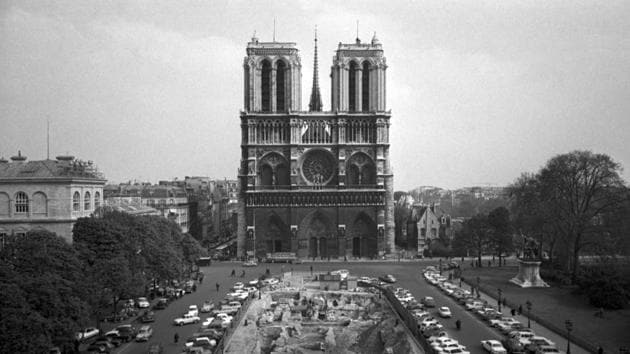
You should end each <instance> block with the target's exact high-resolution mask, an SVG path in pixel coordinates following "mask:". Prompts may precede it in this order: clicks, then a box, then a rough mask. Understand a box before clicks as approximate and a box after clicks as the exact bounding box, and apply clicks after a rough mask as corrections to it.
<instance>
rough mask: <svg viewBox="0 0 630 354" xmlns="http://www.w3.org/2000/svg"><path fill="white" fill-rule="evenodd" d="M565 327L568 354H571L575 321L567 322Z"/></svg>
mask: <svg viewBox="0 0 630 354" xmlns="http://www.w3.org/2000/svg"><path fill="white" fill-rule="evenodd" d="M564 325H565V326H566V327H567V354H571V331H572V330H573V321H571V320H566V321H564Z"/></svg>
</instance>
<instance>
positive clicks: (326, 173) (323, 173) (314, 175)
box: [302, 150, 335, 184]
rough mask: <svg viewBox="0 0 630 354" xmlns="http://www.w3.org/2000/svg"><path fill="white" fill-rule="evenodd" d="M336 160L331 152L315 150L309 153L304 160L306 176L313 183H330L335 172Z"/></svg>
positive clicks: (303, 165)
mask: <svg viewBox="0 0 630 354" xmlns="http://www.w3.org/2000/svg"><path fill="white" fill-rule="evenodd" d="M334 166H335V161H334V159H333V157H332V156H331V155H330V153H328V152H326V151H323V150H315V151H311V152H309V153H307V155H306V157H305V158H304V162H302V173H303V174H304V178H305V179H306V180H307V181H309V182H311V183H313V184H326V183H328V182H329V181H330V180H331V179H332V177H333V174H334V172H335V167H334Z"/></svg>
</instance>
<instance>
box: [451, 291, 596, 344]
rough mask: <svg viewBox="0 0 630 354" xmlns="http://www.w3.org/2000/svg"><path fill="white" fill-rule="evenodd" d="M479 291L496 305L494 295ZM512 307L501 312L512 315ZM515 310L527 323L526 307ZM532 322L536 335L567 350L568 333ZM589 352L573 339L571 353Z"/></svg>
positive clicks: (504, 308) (483, 297)
mask: <svg viewBox="0 0 630 354" xmlns="http://www.w3.org/2000/svg"><path fill="white" fill-rule="evenodd" d="M458 281H459V279H453V281H452V282H453V283H454V284H455V283H457V282H458ZM462 284H466V285H467V286H468V287H470V286H471V284H470V283H468V282H466V281H462ZM479 293H480V298H481V300H482V301H487V302H488V304H489V305H491V306H493V307H496V305H497V299H495V298H493V297H492V296H490V295H488V294H486V293H485V292H483V291H480V292H479ZM512 309H513V308H512V307H510V306H503V305H501V312H502V313H503V314H504V315H505V316H511V311H512ZM514 310H515V312H516V315H515V316H514V318H516V319H517V320H518V321H519V322H521V323H522V324H523V325H527V316H526V315H527V312H526V311H527V310H526V309H524V310H523V313H522V314H520V315H519V314H518V308H514ZM530 323H531V329H532V330H533V331H534V333H536V335H539V336H543V337H545V338H547V339H549V340H551V341H552V342H554V343H556V347H557V348H558V350H561V351H562V352H566V350H567V337H566V333H556V332H554V331H552V330H550V329H548V328H547V327H545V326H543V325H542V324H540V323H538V322H536V321H534V320H530ZM588 353H590V352H589V351H588V350H586V349H584V348H582V347H580V346H578V345H577V344H575V343H574V342H573V340H571V354H588Z"/></svg>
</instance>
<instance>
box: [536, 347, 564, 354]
mask: <svg viewBox="0 0 630 354" xmlns="http://www.w3.org/2000/svg"><path fill="white" fill-rule="evenodd" d="M536 354H561V352H560V351H559V350H558V348H556V346H555V345H541V346H540V347H538V349H536Z"/></svg>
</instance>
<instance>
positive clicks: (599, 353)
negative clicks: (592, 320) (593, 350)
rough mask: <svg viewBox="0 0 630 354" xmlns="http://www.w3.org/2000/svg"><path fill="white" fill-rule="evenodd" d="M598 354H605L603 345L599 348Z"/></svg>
mask: <svg viewBox="0 0 630 354" xmlns="http://www.w3.org/2000/svg"><path fill="white" fill-rule="evenodd" d="M597 354H604V348H602V346H601V345H600V346H599V347H598V348H597Z"/></svg>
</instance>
